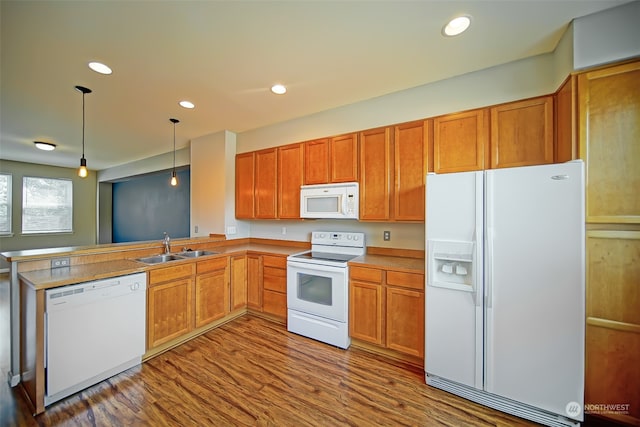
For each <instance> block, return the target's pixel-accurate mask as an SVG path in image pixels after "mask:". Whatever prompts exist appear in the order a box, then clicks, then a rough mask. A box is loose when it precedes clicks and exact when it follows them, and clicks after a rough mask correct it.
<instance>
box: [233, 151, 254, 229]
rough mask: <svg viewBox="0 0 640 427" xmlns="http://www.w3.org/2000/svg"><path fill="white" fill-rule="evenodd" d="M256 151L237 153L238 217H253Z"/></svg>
mask: <svg viewBox="0 0 640 427" xmlns="http://www.w3.org/2000/svg"><path fill="white" fill-rule="evenodd" d="M254 157H255V153H253V152H252V153H243V154H238V155H236V218H253V216H254V204H253V193H254V187H253V184H254V182H255V179H254V178H255V175H254Z"/></svg>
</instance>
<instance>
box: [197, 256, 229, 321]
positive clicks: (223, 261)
mask: <svg viewBox="0 0 640 427" xmlns="http://www.w3.org/2000/svg"><path fill="white" fill-rule="evenodd" d="M228 262H229V259H228V257H224V258H214V259H212V260H206V261H200V262H198V263H197V266H196V270H197V276H196V279H195V327H196V328H200V327H202V326H205V325H206V324H208V323H211V322H213V321H214V320H217V319H220V318H222V317H224V316H226V315H227V314H229V312H230V292H229V265H228Z"/></svg>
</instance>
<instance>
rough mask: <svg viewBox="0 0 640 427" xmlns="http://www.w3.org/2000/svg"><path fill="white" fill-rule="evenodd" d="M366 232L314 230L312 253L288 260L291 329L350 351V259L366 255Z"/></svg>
mask: <svg viewBox="0 0 640 427" xmlns="http://www.w3.org/2000/svg"><path fill="white" fill-rule="evenodd" d="M364 240H365V239H364V233H355V232H342V231H338V232H333V231H331V232H329V231H314V232H313V233H311V250H309V251H305V252H301V253H298V254H293V255H290V256H289V257H288V258H287V309H288V311H287V314H288V322H287V323H288V324H287V329H288V330H289V331H290V332H294V333H297V334H300V335H303V336H306V337H309V338H313V339H316V340H318V341H322V342H325V343H327V344H331V345H335V346H337V347H340V348H344V349H346V348H349V345H350V344H351V339H350V338H349V266H348V264H347V263H348V262H349V260H351V259H353V258H356V257H358V256H361V255H364V253H365V251H366V247H365V242H364Z"/></svg>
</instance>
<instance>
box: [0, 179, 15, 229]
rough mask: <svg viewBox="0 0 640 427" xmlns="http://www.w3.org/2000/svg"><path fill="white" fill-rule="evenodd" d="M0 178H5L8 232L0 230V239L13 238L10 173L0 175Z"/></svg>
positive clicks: (11, 182)
mask: <svg viewBox="0 0 640 427" xmlns="http://www.w3.org/2000/svg"><path fill="white" fill-rule="evenodd" d="M0 176H6V177H7V220H8V223H9V229H8V230H6V231H5V230H0V237H11V236H13V175H12V174H10V173H0Z"/></svg>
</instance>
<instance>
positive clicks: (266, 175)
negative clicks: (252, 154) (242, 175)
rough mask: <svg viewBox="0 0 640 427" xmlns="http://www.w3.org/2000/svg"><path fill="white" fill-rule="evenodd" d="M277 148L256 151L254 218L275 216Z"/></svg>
mask: <svg viewBox="0 0 640 427" xmlns="http://www.w3.org/2000/svg"><path fill="white" fill-rule="evenodd" d="M277 151H278V149H277V148H270V149H268V150H260V151H257V152H256V179H255V204H256V206H255V211H256V215H255V217H256V218H268V219H275V218H277V215H278V213H277V209H276V208H277V200H276V199H277V194H278V193H277V175H276V171H277V166H278V155H277Z"/></svg>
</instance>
